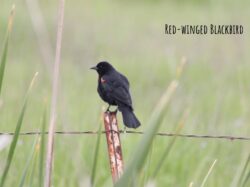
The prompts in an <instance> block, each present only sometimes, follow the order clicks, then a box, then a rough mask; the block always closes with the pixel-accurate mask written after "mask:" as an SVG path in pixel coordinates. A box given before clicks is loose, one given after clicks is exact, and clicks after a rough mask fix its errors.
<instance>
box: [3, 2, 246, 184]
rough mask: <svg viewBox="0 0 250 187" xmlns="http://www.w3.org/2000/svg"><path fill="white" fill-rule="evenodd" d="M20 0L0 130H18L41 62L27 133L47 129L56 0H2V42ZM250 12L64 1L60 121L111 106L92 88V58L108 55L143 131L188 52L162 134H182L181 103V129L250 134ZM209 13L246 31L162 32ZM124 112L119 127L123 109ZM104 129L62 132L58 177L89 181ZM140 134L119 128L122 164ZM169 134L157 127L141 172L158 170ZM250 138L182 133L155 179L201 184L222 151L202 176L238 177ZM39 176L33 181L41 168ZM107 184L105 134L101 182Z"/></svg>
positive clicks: (216, 5)
mask: <svg viewBox="0 0 250 187" xmlns="http://www.w3.org/2000/svg"><path fill="white" fill-rule="evenodd" d="M34 2H35V3H34ZM13 3H15V4H16V13H15V18H14V24H13V32H12V35H11V38H10V48H9V54H8V62H7V65H6V71H5V77H4V84H3V90H2V95H1V97H0V132H12V131H14V129H15V124H16V121H17V118H18V114H19V111H20V109H21V105H22V102H23V97H24V95H25V92H26V90H27V88H28V85H29V82H30V80H31V79H32V77H33V75H34V73H35V72H37V71H38V72H39V76H38V80H37V82H36V84H35V86H34V88H33V91H32V94H31V99H30V101H29V106H28V110H27V113H26V116H25V119H24V124H23V127H22V131H23V132H26V131H39V130H40V128H41V118H42V113H43V110H44V108H45V105H46V104H45V103H46V102H45V100H47V103H48V104H47V105H48V107H47V108H48V109H49V100H50V95H51V72H50V71H51V67H52V66H53V63H54V52H55V42H56V28H57V23H56V21H57V15H58V1H48V0H45V1H40V2H37V1H31V0H26V1H25V0H22V1H7V0H1V1H0V4H1V5H0V41H1V43H2V41H4V37H5V32H6V27H7V21H8V16H9V12H10V9H11V6H12V4H13ZM36 4H37V5H38V7H36V6H35V5H36ZM28 5H29V6H28ZM28 7H29V8H28ZM40 14H41V15H42V18H43V21H44V25H43V22H41V21H40V19H39V15H40ZM249 18H250V2H249V1H247V0H241V1H233V0H219V1H214V0H210V1H196V0H193V1H187V2H186V1H182V0H178V1H137V2H135V1H111V0H108V1H77V0H71V1H66V4H65V21H64V31H63V43H62V64H61V72H60V91H59V103H58V105H59V106H58V118H57V119H58V123H57V126H56V130H58V131H61V130H63V131H87V130H97V129H98V126H99V124H100V112H101V108H102V106H106V104H105V103H103V102H102V101H101V99H100V98H99V96H98V94H97V92H96V87H97V75H96V73H95V72H92V71H90V70H89V67H91V66H93V65H95V64H96V63H97V62H98V61H101V60H107V61H109V62H110V63H112V64H113V65H114V66H115V67H116V68H117V69H118V70H119V71H121V72H123V73H124V74H125V75H126V76H127V77H128V79H129V80H130V83H131V94H132V97H133V102H134V108H135V113H136V114H137V116H138V118H139V119H140V121H141V123H142V126H141V127H140V128H139V130H140V131H144V129H145V127H146V125H147V122H148V120H149V118H150V115H151V113H152V110H153V109H154V106H155V104H156V103H157V101H158V100H159V98H160V96H161V94H162V93H163V91H164V90H165V89H166V87H167V86H168V84H169V83H170V82H171V80H173V79H174V78H175V76H176V68H177V66H178V64H180V62H181V58H182V57H186V58H187V62H188V63H187V65H186V67H185V69H184V72H183V75H182V78H181V79H180V86H179V88H178V89H177V92H176V94H175V96H174V98H173V99H172V101H171V104H170V107H169V110H168V112H167V113H166V115H165V118H164V121H163V124H162V125H161V128H160V132H174V129H175V128H176V126H177V122H178V121H179V119H180V118H181V116H182V114H183V112H184V111H185V110H186V109H187V108H189V110H190V113H189V115H188V117H187V121H186V123H185V125H184V127H183V129H182V131H181V133H186V134H210V135H234V136H248V137H249V136H250V125H249V123H250V110H249V104H250V99H249V91H250V84H249V80H250V74H249V72H250V53H249V51H250V45H249V44H250V35H249V30H250V24H249ZM32 19H33V22H32ZM34 23H35V25H34ZM212 23H213V24H241V25H243V26H244V34H243V35H205V36H204V35H181V34H176V35H165V34H164V29H165V24H174V25H177V26H178V25H181V24H206V25H209V24H212ZM44 26H45V27H44ZM46 33H47V34H46ZM2 50H3V48H2V45H1V46H0V51H2ZM46 64H47V65H46ZM119 122H120V128H123V125H122V120H121V116H120V115H119ZM96 137H97V136H93V135H77V136H66V135H65V136H63V135H57V136H56V142H55V157H54V170H53V183H54V186H60V187H61V186H67V187H71V186H72V187H74V186H87V185H88V181H89V178H90V174H91V169H92V163H93V155H94V147H95V144H96V143H95V142H96ZM140 137H141V136H140V135H131V134H125V135H124V134H122V135H121V141H122V146H123V147H122V148H123V154H124V160H125V163H127V162H128V161H129V159H131V157H132V156H133V155H131V153H132V151H133V150H134V148H135V146H136V144H137V142H138V141H139V139H140ZM34 138H35V137H34V136H22V137H20V139H19V143H18V146H17V150H16V153H15V156H14V160H13V161H14V162H13V165H12V167H11V169H10V175H9V177H8V181H7V183H6V186H17V185H18V183H19V181H20V177H21V174H22V171H23V168H24V166H25V162H26V160H27V155H28V154H29V152H30V149H31V147H32V144H33V140H34ZM170 140H171V138H170V137H156V139H155V141H154V146H153V150H152V156H151V157H152V158H151V163H150V165H149V167H147V168H146V169H145V171H143V172H147V173H149V174H150V173H151V172H152V171H153V170H154V168H155V164H156V163H157V162H158V159H159V158H160V155H161V154H162V153H163V148H165V147H166V146H167V145H168V143H169V142H170ZM249 148H250V143H249V141H227V140H212V139H211V140H207V139H184V138H178V139H177V141H176V143H175V145H174V147H173V148H172V150H171V152H170V154H169V155H168V158H167V159H166V161H165V162H164V165H163V168H162V170H161V171H160V172H159V173H158V175H157V177H156V179H155V181H154V184H155V186H175V187H182V186H189V184H190V183H191V182H193V186H197V187H198V186H200V185H201V182H202V180H203V178H204V177H205V175H206V173H207V171H208V169H209V167H210V166H211V164H212V163H213V161H214V160H215V159H218V161H217V163H216V165H215V167H214V169H213V171H212V173H211V175H210V176H209V178H208V180H207V183H206V186H210V187H217V186H218V187H222V186H232V187H234V186H237V185H238V180H239V177H240V174H241V172H242V169H243V167H244V164H245V162H246V159H247V156H248V154H249ZM7 153H8V146H7V145H6V146H5V147H4V148H3V149H1V150H0V171H2V168H3V167H4V163H5V160H6V156H7ZM36 172H37V171H35V174H34V176H36ZM30 173H31V172H30ZM30 175H31V174H30ZM33 183H34V186H37V183H38V178H37V177H35V178H34V180H33ZM27 184H28V182H27ZM111 185H112V180H111V177H110V170H109V162H108V155H107V148H106V139H105V136H104V135H103V136H102V137H101V144H100V152H99V155H98V166H97V176H96V186H111Z"/></svg>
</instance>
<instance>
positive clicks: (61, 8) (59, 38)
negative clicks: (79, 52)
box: [44, 0, 65, 187]
mask: <svg viewBox="0 0 250 187" xmlns="http://www.w3.org/2000/svg"><path fill="white" fill-rule="evenodd" d="M64 4H65V1H64V0H60V2H59V17H58V25H57V41H56V54H55V63H54V70H53V84H52V98H51V110H50V123H49V135H48V146H47V157H46V171H45V178H44V186H45V187H50V186H51V173H52V162H53V153H54V149H53V147H54V132H55V126H56V116H57V111H56V107H57V100H58V84H59V70H60V68H59V67H60V64H61V46H62V33H63V20H64Z"/></svg>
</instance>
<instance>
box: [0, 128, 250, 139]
mask: <svg viewBox="0 0 250 187" xmlns="http://www.w3.org/2000/svg"><path fill="white" fill-rule="evenodd" d="M119 132H120V133H122V134H144V132H142V131H127V130H126V132H124V131H123V130H120V131H119ZM101 133H102V134H104V133H106V131H102V132H101ZM36 134H42V132H39V131H31V132H21V133H20V135H24V136H25V135H36ZM44 134H48V132H45V133H44ZM55 134H58V135H81V134H89V135H91V134H98V131H55ZM1 135H11V136H12V135H14V133H13V132H0V136H1ZM156 136H170V137H171V136H178V137H182V138H200V139H225V140H246V141H250V137H246V136H229V135H198V134H175V133H164V132H159V133H156Z"/></svg>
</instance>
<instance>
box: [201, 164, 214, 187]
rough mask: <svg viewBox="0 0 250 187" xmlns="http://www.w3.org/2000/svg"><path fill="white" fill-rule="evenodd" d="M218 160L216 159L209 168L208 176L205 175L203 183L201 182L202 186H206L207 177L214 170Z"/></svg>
mask: <svg viewBox="0 0 250 187" xmlns="http://www.w3.org/2000/svg"><path fill="white" fill-rule="evenodd" d="M216 162H217V159H215V160H214V162H213V164H212V165H211V167H210V168H209V170H208V172H207V174H206V176H205V177H204V179H203V181H202V183H201V187H204V186H205V184H206V182H207V179H208V177H209V175H210V173H211V172H212V170H213V168H214V165H215V164H216Z"/></svg>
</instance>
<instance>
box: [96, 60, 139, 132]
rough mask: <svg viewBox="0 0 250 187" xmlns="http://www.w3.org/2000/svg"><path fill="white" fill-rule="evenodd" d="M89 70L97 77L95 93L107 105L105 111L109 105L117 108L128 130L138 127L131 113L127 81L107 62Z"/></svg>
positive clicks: (137, 122)
mask: <svg viewBox="0 0 250 187" xmlns="http://www.w3.org/2000/svg"><path fill="white" fill-rule="evenodd" d="M91 69H94V70H96V71H97V73H98V75H99V77H98V88H97V91H98V93H99V95H100V97H101V98H102V99H103V100H104V101H105V102H107V103H108V104H109V106H108V109H107V111H108V110H109V108H110V105H115V106H118V110H119V111H121V112H122V117H123V123H124V125H125V126H127V127H129V128H137V127H139V126H140V122H139V120H138V119H137V118H136V116H135V114H134V113H133V107H132V99H131V96H130V93H129V82H128V79H127V78H126V77H125V76H124V75H122V74H121V73H119V72H118V71H116V70H115V68H114V67H113V66H112V65H111V64H109V63H108V62H104V61H103V62H99V63H98V64H97V65H96V66H95V67H92V68H91Z"/></svg>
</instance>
